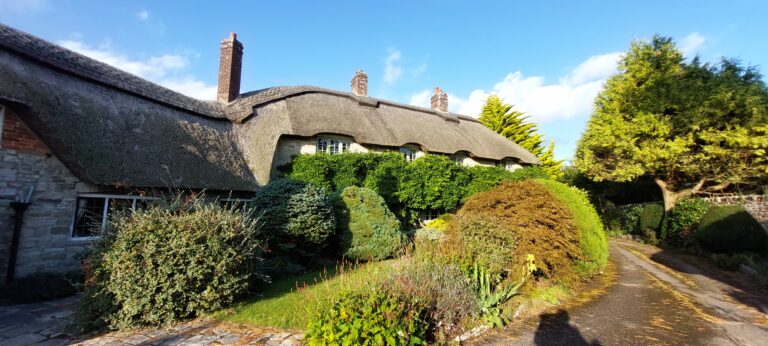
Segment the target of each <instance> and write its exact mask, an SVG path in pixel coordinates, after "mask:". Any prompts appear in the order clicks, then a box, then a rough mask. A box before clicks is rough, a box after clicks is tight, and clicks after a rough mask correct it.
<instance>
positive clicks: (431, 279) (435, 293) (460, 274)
mask: <svg viewBox="0 0 768 346" xmlns="http://www.w3.org/2000/svg"><path fill="white" fill-rule="evenodd" d="M391 284H392V285H393V286H394V289H395V290H396V291H398V292H402V293H403V294H405V295H407V296H409V297H415V298H416V299H418V300H419V301H421V302H424V303H425V306H426V319H427V320H428V321H429V323H430V325H431V326H432V328H431V334H432V335H431V336H430V338H431V339H435V341H437V343H438V344H440V342H441V341H448V340H451V339H453V338H454V337H456V336H458V335H461V334H463V333H464V332H466V331H467V330H468V329H471V328H472V327H474V324H475V323H474V321H475V320H476V319H477V318H478V317H479V313H480V310H479V305H478V302H477V297H476V295H475V292H474V287H473V286H472V284H471V282H470V281H469V280H467V276H466V273H464V271H462V270H461V269H459V268H458V267H456V266H453V265H449V264H444V263H439V262H436V261H431V260H428V261H408V262H406V263H405V264H404V266H403V267H402V268H400V270H398V271H397V273H396V274H395V276H394V278H393V280H392V283H391Z"/></svg>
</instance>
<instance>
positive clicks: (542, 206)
mask: <svg viewBox="0 0 768 346" xmlns="http://www.w3.org/2000/svg"><path fill="white" fill-rule="evenodd" d="M579 239H580V236H579V231H578V229H577V228H576V226H575V225H574V223H573V219H572V214H571V212H570V210H569V209H568V208H567V207H566V206H565V205H563V203H562V202H560V201H559V200H558V199H557V198H556V197H555V196H554V195H552V194H551V193H550V192H549V191H548V190H547V189H546V188H545V187H544V186H543V185H541V184H539V183H536V182H533V181H522V182H507V183H503V184H502V185H500V186H498V187H496V188H494V189H493V190H490V191H487V192H481V193H478V194H475V195H474V196H472V197H470V198H469V199H467V201H466V203H465V204H464V206H463V207H462V208H461V209H460V210H459V212H458V213H457V216H456V219H455V221H454V222H452V223H451V225H450V226H449V227H448V231H447V232H446V240H445V241H444V244H445V246H444V247H445V249H446V250H448V253H449V254H451V253H452V255H451V256H454V257H458V258H459V259H460V260H461V263H462V265H464V266H466V265H467V264H468V263H471V262H473V261H477V260H482V258H483V257H482V256H491V255H492V254H493V257H492V258H500V259H501V260H502V261H503V262H501V263H495V262H492V261H491V260H490V259H488V260H487V261H488V262H487V263H486V266H489V268H503V269H502V273H500V275H501V276H502V277H505V276H506V277H509V275H510V271H517V269H519V268H521V267H522V266H524V265H525V261H526V258H527V255H528V254H532V255H533V256H534V257H535V258H536V259H540V265H539V268H540V274H543V275H545V276H547V277H549V278H554V279H564V280H567V279H570V278H571V277H572V276H573V273H574V271H573V266H574V264H575V263H576V261H578V260H581V259H582V255H581V249H580V246H579ZM513 245H514V246H513ZM496 254H503V255H496ZM496 256H498V257H496ZM489 268H485V269H487V270H492V272H493V274H494V275H496V272H495V270H496V269H489ZM514 279H517V278H514Z"/></svg>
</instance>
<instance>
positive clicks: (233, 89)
mask: <svg viewBox="0 0 768 346" xmlns="http://www.w3.org/2000/svg"><path fill="white" fill-rule="evenodd" d="M242 67H243V45H242V44H241V43H240V41H238V40H237V34H235V33H234V32H233V33H230V34H229V37H228V38H225V39H224V40H223V41H221V60H220V62H219V92H218V93H217V94H216V99H217V100H218V101H219V102H222V103H229V102H232V100H234V99H236V98H237V97H238V96H239V95H240V72H241V70H242Z"/></svg>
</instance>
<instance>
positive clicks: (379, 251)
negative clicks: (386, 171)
mask: <svg viewBox="0 0 768 346" xmlns="http://www.w3.org/2000/svg"><path fill="white" fill-rule="evenodd" d="M334 199H335V201H334V204H335V208H336V217H337V220H338V232H339V234H338V239H339V249H340V251H341V254H342V255H343V256H344V257H346V258H350V259H356V260H376V261H379V260H383V259H385V258H389V257H393V256H396V255H399V254H401V253H402V252H403V250H404V248H405V244H406V242H407V237H406V235H405V233H403V232H402V231H401V228H400V221H398V220H397V218H396V217H395V215H394V214H392V212H391V211H390V210H389V208H387V204H386V203H384V199H383V198H382V197H381V196H379V195H378V194H376V192H375V191H373V190H371V189H367V188H364V187H356V186H349V187H347V188H345V189H344V191H342V193H341V194H340V195H338V196H337V197H336V198H334Z"/></svg>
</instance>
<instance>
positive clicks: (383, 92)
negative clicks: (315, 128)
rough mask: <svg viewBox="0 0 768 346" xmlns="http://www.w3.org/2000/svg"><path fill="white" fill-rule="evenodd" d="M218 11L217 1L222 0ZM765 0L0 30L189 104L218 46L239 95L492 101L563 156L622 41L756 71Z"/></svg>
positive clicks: (37, 15)
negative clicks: (669, 45)
mask: <svg viewBox="0 0 768 346" xmlns="http://www.w3.org/2000/svg"><path fill="white" fill-rule="evenodd" d="M222 3H226V5H222ZM767 17H768V2H766V1H735V0H732V1H728V2H723V1H647V0H646V1H610V2H609V1H560V2H554V1H526V2H523V1H499V2H491V1H472V2H470V1H467V2H453V1H402V2H389V3H387V4H384V3H383V2H367V1H360V0H358V1H313V2H302V1H274V2H266V1H260V2H256V1H243V2H238V1H217V2H212V1H211V2H202V1H200V2H197V1H98V2H96V1H66V2H64V1H54V0H0V22H2V23H3V24H6V25H10V26H13V27H15V28H17V29H20V30H23V31H27V32H29V33H32V34H34V35H37V36H40V37H42V38H44V39H47V40H49V41H52V42H56V43H59V44H61V45H64V46H65V47H68V48H70V49H73V50H76V51H79V52H81V53H84V54H86V55H89V56H91V57H94V58H97V59H99V60H102V61H105V62H107V63H110V64H113V65H115V66H118V67H120V68H122V69H125V70H127V71H129V72H133V73H135V74H138V75H140V76H142V77H145V78H147V79H150V80H152V81H155V82H157V83H160V84H162V85H165V86H167V87H170V88H172V89H175V90H178V91H180V92H183V93H186V94H188V95H190V96H195V97H199V98H213V97H214V95H215V89H216V88H215V87H216V86H215V83H216V78H217V71H218V53H219V51H218V49H219V42H220V41H221V40H222V39H224V38H225V37H227V35H228V33H229V32H237V34H238V38H239V39H240V41H241V42H243V45H244V46H245V56H244V62H243V91H248V90H254V89H260V88H265V87H269V86H276V85H316V86H322V87H327V88H332V89H338V90H348V89H349V80H350V79H351V78H352V76H353V74H354V72H355V71H356V70H357V69H360V68H362V69H364V70H365V71H366V72H367V73H368V75H369V93H370V95H371V96H374V97H381V98H386V99H390V100H394V101H399V102H403V103H412V104H417V105H428V99H429V96H430V95H431V92H432V89H433V88H434V87H435V86H440V87H441V88H442V89H443V90H445V91H446V92H448V94H449V107H450V109H451V110H452V111H456V112H460V113H464V114H467V115H476V114H477V113H478V112H479V108H480V107H481V105H482V102H483V101H484V99H485V98H486V97H487V96H488V95H489V94H491V93H495V94H499V95H500V96H501V97H502V98H504V99H505V100H506V101H507V102H510V103H513V104H515V105H516V106H517V109H520V110H523V111H525V112H527V113H528V114H529V115H530V116H531V119H532V120H534V121H536V122H537V123H538V124H539V127H540V130H541V131H542V132H543V133H544V134H545V136H546V137H547V138H548V139H553V140H555V141H556V146H557V147H556V148H557V149H556V154H557V156H558V157H559V158H564V159H570V158H571V156H572V155H573V151H574V148H575V143H576V140H578V138H579V136H580V134H581V132H582V131H583V129H584V125H585V123H586V121H587V119H588V118H589V114H590V112H591V105H592V101H593V99H594V96H595V94H596V93H597V92H598V91H599V90H600V87H601V85H602V83H603V81H604V80H605V78H607V76H609V75H610V74H611V73H613V72H614V71H615V63H616V60H617V59H618V58H619V57H620V54H621V52H622V51H625V50H626V49H627V47H628V46H629V43H630V41H631V40H632V39H646V38H650V37H651V36H653V34H655V33H658V34H662V35H667V36H672V37H673V38H674V39H675V40H676V41H677V42H678V44H679V46H680V48H681V49H683V51H684V52H685V53H686V54H687V55H689V56H692V55H693V54H699V55H700V56H701V57H702V58H703V59H704V60H705V61H715V60H717V59H718V58H719V57H720V56H728V57H737V58H740V59H742V61H743V62H745V63H749V64H753V65H758V66H762V67H764V68H763V69H762V71H763V72H764V73H765V72H768V71H767V70H766V69H765V66H768V46H767V45H766V44H765V42H766V40H767V39H766V38H768V24H766V18H767Z"/></svg>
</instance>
